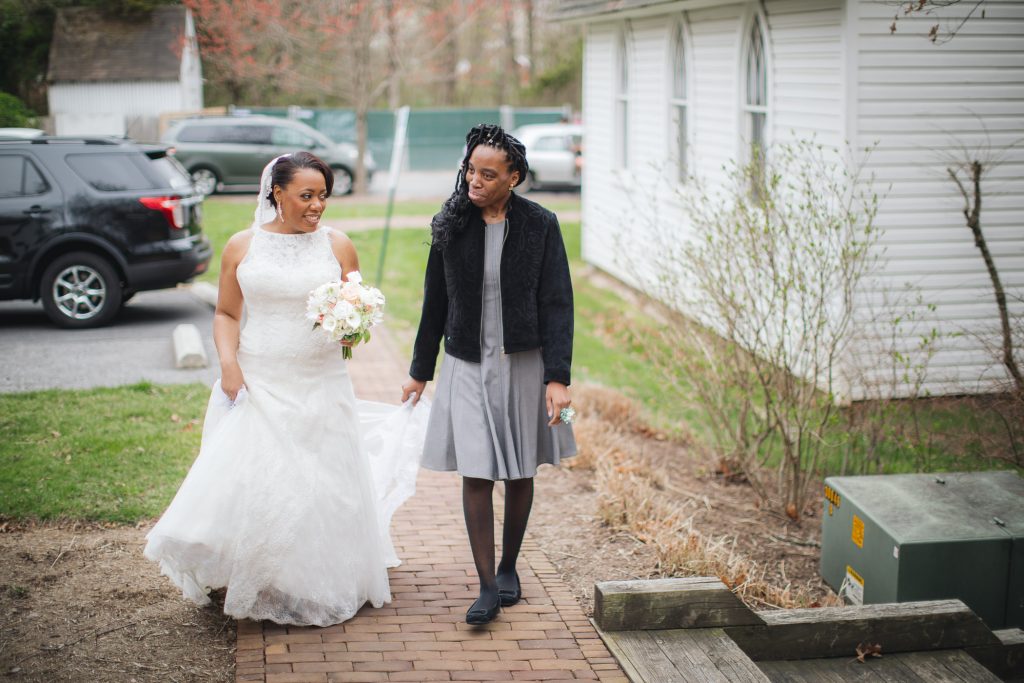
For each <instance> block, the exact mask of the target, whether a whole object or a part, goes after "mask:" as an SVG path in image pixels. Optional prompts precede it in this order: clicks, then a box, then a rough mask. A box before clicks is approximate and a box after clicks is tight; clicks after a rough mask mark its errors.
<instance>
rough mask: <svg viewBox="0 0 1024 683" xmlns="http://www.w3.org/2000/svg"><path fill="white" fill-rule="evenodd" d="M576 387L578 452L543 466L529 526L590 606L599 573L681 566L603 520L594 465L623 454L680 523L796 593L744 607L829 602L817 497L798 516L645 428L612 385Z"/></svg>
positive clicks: (602, 495) (670, 571)
mask: <svg viewBox="0 0 1024 683" xmlns="http://www.w3.org/2000/svg"><path fill="white" fill-rule="evenodd" d="M575 396H576V404H577V405H578V406H579V408H580V414H581V415H583V416H589V417H587V418H583V419H581V421H580V423H579V424H578V425H577V430H576V431H577V441H578V443H579V446H580V455H579V456H577V457H576V458H573V459H570V460H568V461H566V464H567V465H568V466H565V467H561V468H557V469H556V468H551V467H545V468H541V472H540V474H539V475H538V477H537V480H536V487H537V488H536V496H535V498H534V511H533V514H532V517H531V522H530V533H531V535H532V536H533V538H534V539H535V540H536V541H537V542H538V544H539V545H540V547H541V548H543V549H544V552H545V553H546V554H547V555H548V557H549V558H550V559H551V561H552V562H553V563H554V564H555V566H556V567H558V570H559V571H560V573H561V574H562V578H563V580H564V581H565V582H566V583H567V584H568V585H569V586H570V587H571V588H572V590H573V592H574V593H575V595H576V596H577V598H578V599H579V600H580V602H581V604H582V605H583V607H584V610H585V611H586V612H587V614H592V611H593V586H594V583H595V582H597V581H609V580H621V579H646V578H658V577H663V576H682V575H688V573H687V572H686V571H680V570H679V569H678V568H676V567H664V566H662V563H661V560H660V556H662V555H664V553H659V549H658V548H656V547H655V545H654V543H655V539H654V538H652V535H648V534H643V533H638V532H636V531H632V530H629V529H626V528H624V525H622V524H615V523H611V524H610V523H609V521H608V519H607V517H608V512H607V510H608V505H607V497H608V495H609V491H608V490H607V484H606V483H605V482H602V481H601V480H600V479H601V478H600V477H599V476H598V474H597V472H596V471H595V469H594V468H593V465H594V461H595V460H598V459H600V458H612V457H615V456H616V455H617V454H619V455H621V454H623V453H626V454H628V458H629V459H628V460H627V461H626V462H624V464H623V465H622V466H621V467H623V468H626V469H627V472H626V474H627V475H629V476H633V472H631V471H628V470H641V471H640V472H637V476H645V477H649V478H650V479H652V480H654V481H655V482H656V487H655V488H656V489H657V491H658V495H659V496H660V497H662V498H664V499H667V500H668V501H670V506H671V508H672V509H673V510H674V511H675V512H676V513H677V514H680V515H681V516H682V518H683V519H684V520H685V522H686V525H687V527H689V528H692V530H693V531H694V532H695V533H697V534H699V535H700V536H701V537H702V539H703V540H704V541H706V542H707V543H708V544H710V545H713V546H714V547H716V548H717V549H719V550H720V551H721V552H720V554H725V555H727V556H728V557H729V558H730V559H732V560H735V562H734V565H735V566H739V567H743V568H745V569H746V570H748V571H749V572H751V573H754V572H756V578H757V580H759V581H762V582H765V583H767V584H770V585H772V586H773V587H775V588H777V589H778V590H777V591H774V594H776V595H779V596H783V597H786V598H789V596H793V597H792V599H787V600H782V601H779V602H784V603H785V604H776V603H771V602H765V601H763V600H760V599H758V598H752V599H750V600H748V602H750V603H752V604H751V607H753V608H755V609H764V608H772V607H790V606H794V605H796V604H799V605H802V606H808V605H816V604H835V601H836V596H835V594H834V593H833V591H832V590H831V589H830V588H829V587H828V586H826V585H825V584H824V582H823V581H822V580H821V578H820V576H819V574H818V560H819V556H820V553H819V544H820V536H821V519H820V510H819V509H818V508H817V501H816V500H815V501H813V502H812V504H811V505H809V506H808V508H807V510H805V511H804V517H803V519H802V520H801V521H800V523H799V524H798V523H796V522H794V521H793V520H791V519H789V518H788V517H786V516H785V515H781V514H778V513H776V512H774V511H771V510H766V509H763V508H762V507H761V506H760V505H759V504H758V501H757V498H756V496H755V495H754V492H753V491H752V489H751V488H750V487H749V486H748V485H746V484H743V483H742V482H736V481H734V480H731V478H730V477H726V476H723V473H721V472H717V471H716V470H717V469H718V468H717V467H716V466H715V464H714V463H712V462H711V461H709V460H708V458H707V457H706V456H704V455H703V454H701V453H700V452H699V450H697V449H696V448H694V447H692V446H691V445H690V444H688V443H687V442H686V441H685V440H670V439H668V438H666V437H665V435H663V434H659V433H657V432H655V431H653V430H651V429H650V428H649V427H647V426H646V425H644V424H643V423H642V421H640V420H639V419H638V418H637V416H636V414H635V412H634V411H633V409H632V408H631V407H630V406H629V405H628V402H626V403H623V402H621V401H624V399H621V400H620V399H617V398H616V395H615V394H614V392H607V391H604V390H597V393H596V394H595V389H594V388H593V387H580V388H579V390H578V391H577V392H576V394H575ZM609 403H611V404H612V405H608V404H609ZM608 413H616V414H608ZM613 441H614V445H613V446H610V444H611V443H612V442H613ZM595 447H596V448H595ZM641 502H643V501H641ZM655 521H656V520H655ZM702 573H706V572H702ZM723 578H725V579H727V580H729V579H734V578H735V577H723ZM748 578H754V577H748Z"/></svg>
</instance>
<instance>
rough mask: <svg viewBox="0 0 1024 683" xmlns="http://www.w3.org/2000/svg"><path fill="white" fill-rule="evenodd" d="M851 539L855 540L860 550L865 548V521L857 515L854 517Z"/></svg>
mask: <svg viewBox="0 0 1024 683" xmlns="http://www.w3.org/2000/svg"><path fill="white" fill-rule="evenodd" d="M850 538H852V539H853V542H854V543H855V544H856V545H857V547H858V548H863V547H864V520H863V519H861V518H860V517H858V516H857V515H854V516H853V531H852V532H851V534H850Z"/></svg>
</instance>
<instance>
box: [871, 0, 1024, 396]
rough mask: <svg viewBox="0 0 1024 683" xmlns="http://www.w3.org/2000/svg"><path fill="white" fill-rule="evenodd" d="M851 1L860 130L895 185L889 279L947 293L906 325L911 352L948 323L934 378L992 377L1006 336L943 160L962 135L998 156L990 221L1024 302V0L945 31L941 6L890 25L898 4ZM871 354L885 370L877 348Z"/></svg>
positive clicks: (993, 6) (903, 342) (885, 209)
mask: <svg viewBox="0 0 1024 683" xmlns="http://www.w3.org/2000/svg"><path fill="white" fill-rule="evenodd" d="M973 4H974V3H973V2H972V3H961V6H959V7H953V8H948V9H947V10H946V11H945V13H944V14H943V15H942V16H944V17H949V18H950V19H949V21H945V20H944V21H941V22H940V25H941V28H942V29H943V30H945V29H947V28H949V27H950V26H953V25H955V23H958V21H955V17H956V13H957V12H961V13H962V12H964V11H966V8H967V7H970V6H973ZM851 10H852V11H851V17H852V19H853V21H854V22H855V25H854V26H852V27H851V28H852V29H853V30H852V31H851V33H852V34H853V35H854V36H855V40H856V45H857V52H856V55H855V58H854V61H855V65H856V69H855V72H854V75H855V80H853V82H852V84H851V85H852V91H853V92H854V93H855V96H856V100H855V102H854V105H853V112H854V116H855V135H856V139H857V140H858V142H859V143H860V144H861V145H870V144H877V147H876V149H875V151H874V152H873V153H872V154H871V155H870V157H869V158H868V161H867V167H866V168H867V170H868V171H870V172H872V173H874V174H875V176H876V179H877V181H876V187H878V188H879V189H880V190H882V191H884V192H885V193H886V195H885V198H884V200H883V202H882V204H881V207H880V211H879V214H878V225H879V226H880V227H881V228H883V229H884V244H883V246H884V248H885V258H886V267H885V271H884V276H883V277H882V278H881V282H880V286H884V287H889V288H890V289H893V288H899V287H901V286H902V285H903V284H904V283H909V284H910V285H912V286H914V287H917V288H919V289H920V291H921V293H922V295H923V297H924V299H925V300H926V301H927V302H929V303H932V304H935V305H936V306H937V309H936V311H935V313H934V321H933V323H929V324H927V325H923V326H921V327H919V328H918V329H917V330H916V331H911V330H904V331H903V332H901V333H900V334H899V335H898V338H899V345H900V346H901V348H902V349H903V350H904V351H906V352H909V353H912V354H913V352H914V349H915V348H916V347H917V344H918V342H919V340H920V336H921V334H923V333H924V332H925V331H926V330H927V329H928V328H929V327H932V326H934V327H935V328H936V329H938V331H939V332H940V333H943V334H944V335H946V336H944V337H942V338H941V339H940V341H939V344H938V349H939V350H938V352H937V354H936V355H935V357H934V359H933V360H932V362H931V364H930V366H929V373H928V381H927V383H926V385H925V388H926V389H928V390H929V391H931V392H933V393H937V394H941V393H959V392H977V391H988V390H992V389H993V388H995V387H996V386H998V382H1000V381H1003V380H1005V379H1006V377H1007V376H1006V373H1005V371H1004V370H1003V368H1002V367H1001V366H999V365H998V363H996V362H995V361H994V357H993V349H994V348H998V346H999V343H1000V336H999V333H998V314H997V309H996V306H995V301H994V297H993V292H992V286H991V282H990V280H989V277H988V274H987V272H986V270H985V267H984V263H983V261H982V259H981V255H980V253H979V251H978V249H977V248H976V247H975V246H974V242H973V238H972V235H971V233H970V231H969V230H968V229H967V227H966V226H965V224H964V217H963V214H962V213H961V211H962V209H963V200H962V199H961V198H960V195H959V193H958V191H957V189H956V187H955V185H954V184H953V183H952V181H951V180H950V179H949V177H948V175H947V174H946V171H945V169H946V167H947V166H948V164H949V161H950V159H951V158H961V157H962V151H961V146H966V147H967V148H969V149H972V150H974V151H975V152H978V153H980V154H981V155H982V160H985V159H989V158H993V157H997V158H999V159H1000V162H999V165H998V166H996V167H994V168H992V170H991V171H990V173H989V174H988V175H987V177H986V178H985V180H984V181H983V185H982V187H983V191H984V195H983V201H982V212H981V224H982V226H983V228H984V232H985V235H986V237H987V240H988V244H989V248H990V249H991V250H992V253H993V256H994V259H995V261H996V265H997V266H998V268H999V271H1000V275H1001V277H1002V282H1003V285H1004V287H1005V288H1006V290H1007V292H1008V293H1009V294H1010V295H1011V299H1013V294H1014V293H1016V295H1017V299H1016V300H1013V301H1011V307H1012V309H1013V311H1014V313H1015V314H1016V315H1018V316H1019V315H1024V303H1022V302H1021V300H1020V296H1021V294H1022V293H1024V149H1022V147H1021V146H1020V145H1019V144H1018V145H1017V146H1016V147H1014V148H1011V145H1014V143H1017V142H1018V141H1019V140H1021V139H1022V138H1024V49H1022V45H1024V3H1022V2H1001V1H999V0H989V1H988V2H986V3H985V18H981V16H980V13H979V14H978V15H976V16H975V17H974V18H972V19H970V20H968V21H967V23H966V24H965V25H964V26H963V27H962V29H961V30H960V31H959V33H958V34H957V35H956V37H955V38H953V39H952V40H951V41H949V42H946V43H944V44H940V45H935V44H932V43H930V42H929V41H928V40H927V39H925V38H924V37H923V36H924V35H925V34H926V33H927V32H928V29H929V27H930V26H932V25H933V24H934V23H936V22H935V20H934V18H932V17H928V18H921V19H908V18H901V19H900V20H899V23H898V24H897V27H898V30H897V32H896V33H895V34H890V31H889V26H890V24H891V22H892V19H893V14H894V10H893V8H892V7H891V6H887V5H883V4H881V3H878V2H872V1H868V0H860V1H859V2H856V5H855V7H852V8H851ZM890 183H891V187H890ZM879 290H880V287H872V288H868V289H867V290H866V291H865V292H864V293H863V301H865V302H875V303H877V302H878V300H879V299H880V298H881V295H880V294H879ZM868 312H869V307H867V306H866V307H865V308H864V309H863V313H864V314H865V315H867V314H868ZM862 348H865V349H869V348H870V344H864V345H862ZM916 358H918V359H920V358H921V357H920V356H916ZM859 360H860V361H861V363H862V365H863V367H865V368H870V367H872V366H874V367H876V368H878V370H877V373H880V374H884V373H885V370H884V364H882V363H879V362H878V360H877V359H875V358H872V357H871V356H870V355H869V354H862V355H861V357H860V358H859ZM914 362H918V361H914ZM869 374H870V373H869Z"/></svg>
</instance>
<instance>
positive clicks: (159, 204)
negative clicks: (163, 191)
mask: <svg viewBox="0 0 1024 683" xmlns="http://www.w3.org/2000/svg"><path fill="white" fill-rule="evenodd" d="M139 201H140V202H142V205H143V206H145V207H146V208H147V209H153V210H155V211H159V212H160V213H162V214H163V215H164V218H166V219H167V222H168V224H170V226H171V227H172V228H174V229H176V230H181V229H182V228H184V227H185V207H184V206H182V205H181V197H178V196H170V197H142V198H140V199H139Z"/></svg>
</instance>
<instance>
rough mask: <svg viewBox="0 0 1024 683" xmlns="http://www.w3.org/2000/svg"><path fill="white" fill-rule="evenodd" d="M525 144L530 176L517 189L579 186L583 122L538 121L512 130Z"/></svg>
mask: <svg viewBox="0 0 1024 683" xmlns="http://www.w3.org/2000/svg"><path fill="white" fill-rule="evenodd" d="M512 135H513V136H515V137H516V138H518V139H519V141H520V142H522V143H523V145H524V146H525V147H526V161H527V163H529V164H530V172H529V173H528V174H527V175H528V176H529V177H527V178H526V180H524V181H523V183H522V184H521V185H520V186H519V189H520V190H521V191H523V192H526V191H528V190H531V189H537V188H545V189H552V188H578V187H579V186H580V174H581V171H582V168H583V126H580V125H576V124H571V123H539V124H534V125H529V126H520V127H519V128H516V129H515V130H514V131H512Z"/></svg>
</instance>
